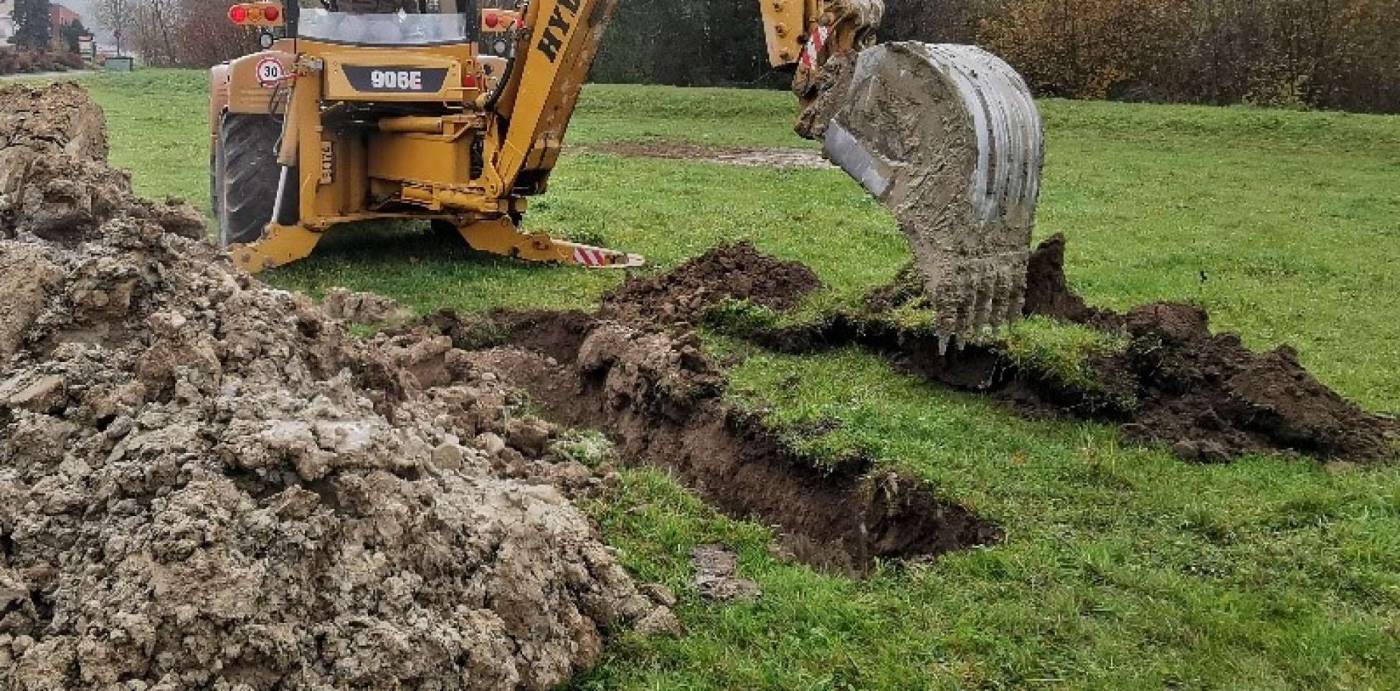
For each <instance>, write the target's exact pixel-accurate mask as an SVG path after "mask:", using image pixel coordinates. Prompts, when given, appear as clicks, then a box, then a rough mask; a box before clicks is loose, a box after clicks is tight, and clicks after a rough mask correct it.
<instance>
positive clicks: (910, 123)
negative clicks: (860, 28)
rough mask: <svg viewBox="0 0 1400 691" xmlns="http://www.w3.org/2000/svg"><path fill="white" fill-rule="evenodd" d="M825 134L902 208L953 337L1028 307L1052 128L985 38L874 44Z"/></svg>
mask: <svg viewBox="0 0 1400 691" xmlns="http://www.w3.org/2000/svg"><path fill="white" fill-rule="evenodd" d="M824 142H825V150H826V153H827V155H828V156H829V157H830V158H831V159H832V160H833V161H835V162H836V163H837V164H838V165H840V166H841V167H842V168H843V169H844V170H845V171H846V172H847V173H849V174H850V175H851V176H852V177H854V178H855V179H856V180H858V181H860V183H861V184H862V185H863V186H864V187H865V188H866V189H867V190H869V191H870V193H871V194H873V195H875V196H876V197H877V198H878V199H879V200H880V201H881V202H882V203H884V204H885V206H887V207H889V208H890V210H891V211H893V212H894V216H895V218H896V220H897V221H898V222H899V227H900V229H901V230H902V231H903V232H904V234H905V235H906V236H907V237H908V238H909V242H910V245H911V247H912V249H913V252H914V257H915V261H916V263H917V265H918V268H919V269H920V271H921V273H922V274H923V276H924V280H925V282H926V291H927V293H928V295H929V297H930V299H931V300H932V302H933V305H934V307H935V308H936V309H937V311H938V321H937V327H938V329H939V332H940V333H941V334H943V335H944V337H945V341H946V340H947V339H954V338H957V339H967V338H975V337H977V336H979V335H980V334H981V333H982V332H983V331H985V330H987V329H989V328H991V327H996V326H1000V325H1002V324H1006V323H1009V322H1010V321H1012V320H1014V319H1016V318H1018V317H1019V316H1020V314H1021V307H1022V305H1023V303H1024V301H1025V289H1026V264H1027V262H1028V261H1029V257H1030V246H1031V233H1032V231H1033V230H1034V228H1035V211H1036V203H1037V201H1038V198H1039V195H1040V175H1041V166H1042V163H1043V160H1044V133H1043V128H1042V125H1041V120H1040V113H1039V111H1038V110H1037V109H1036V105H1035V101H1034V100H1033V99H1032V97H1031V93H1030V89H1029V88H1028V87H1027V86H1026V83H1025V81H1024V80H1023V79H1021V76H1020V75H1019V74H1017V73H1016V71H1015V70H1013V69H1011V67H1010V66H1009V65H1007V64H1006V63H1005V62H1004V61H1002V60H1001V59H1000V58H998V57H996V56H995V55H992V54H991V53H988V52H986V51H984V50H982V49H980V48H976V47H974V46H959V45H943V44H939V45H934V44H927V43H916V42H906V43H887V44H882V45H879V46H875V47H873V48H869V49H867V50H865V51H862V52H861V53H860V55H859V57H858V58H857V60H856V64H855V67H854V70H853V71H852V75H851V80H850V85H849V87H848V91H847V92H846V94H845V98H844V99H838V100H837V107H836V109H835V116H834V117H833V118H832V119H831V121H830V122H829V123H828V126H827V128H826V133H825V137H824Z"/></svg>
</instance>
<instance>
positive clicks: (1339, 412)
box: [1026, 236, 1400, 462]
mask: <svg viewBox="0 0 1400 691" xmlns="http://www.w3.org/2000/svg"><path fill="white" fill-rule="evenodd" d="M1064 251H1065V239H1064V237H1063V236H1056V237H1054V238H1051V239H1050V240H1048V241H1046V242H1045V243H1044V244H1042V245H1041V247H1040V248H1039V249H1038V250H1037V252H1036V254H1035V256H1034V257H1033V258H1032V261H1031V267H1030V278H1031V286H1032V287H1031V290H1030V297H1029V299H1028V301H1027V305H1026V310H1027V314H1028V315H1035V314H1039V315H1042V316H1046V317H1050V318H1054V319H1060V320H1064V321H1069V322H1075V323H1079V324H1084V325H1086V326H1091V327H1094V328H1098V329H1102V330H1106V331H1110V332H1114V333H1122V334H1126V335H1127V337H1128V346H1127V348H1126V349H1125V350H1124V351H1123V352H1122V353H1117V354H1113V355H1111V356H1106V357H1102V358H1099V359H1098V360H1097V361H1095V362H1093V363H1092V364H1093V366H1094V368H1095V370H1096V371H1097V373H1098V377H1099V379H1100V380H1101V381H1102V382H1104V386H1105V387H1107V388H1109V389H1112V390H1118V391H1127V392H1130V393H1131V396H1132V398H1133V399H1134V400H1135V401H1136V405H1134V406H1133V407H1132V408H1131V409H1129V410H1125V411H1121V413H1122V416H1123V417H1124V419H1123V420H1122V422H1123V425H1122V427H1123V431H1124V433H1125V434H1126V435H1127V436H1128V437H1129V438H1132V439H1137V440H1140V441H1148V442H1158V443H1163V444H1166V445H1168V446H1170V447H1171V450H1172V451H1173V452H1174V453H1176V454H1177V455H1178V456H1180V457H1182V458H1185V459H1187V460H1196V461H1206V462H1220V461H1228V460H1230V459H1233V458H1236V457H1238V456H1241V455H1244V454H1249V453H1299V454H1306V455H1309V456H1313V457H1316V458H1321V459H1346V460H1356V461H1372V460H1394V459H1395V458H1396V457H1397V453H1400V451H1397V446H1396V443H1395V441H1396V437H1395V433H1396V431H1397V427H1396V425H1395V423H1394V421H1393V420H1389V419H1387V418H1383V417H1381V416H1377V415H1373V414H1371V413H1368V412H1366V411H1364V410H1362V409H1361V408H1360V407H1359V406H1357V405H1355V404H1354V403H1352V402H1350V401H1348V400H1346V399H1345V398H1343V397H1342V396H1341V395H1340V394H1338V393H1337V392H1336V391H1333V390H1332V389H1331V388H1329V387H1327V386H1326V385H1325V384H1323V383H1322V382H1320V381H1318V379H1317V378H1316V377H1314V376H1313V375H1312V373H1310V372H1308V371H1307V369H1306V368H1305V367H1303V365H1302V364H1301V363H1299V361H1298V353H1297V351H1295V350H1294V349H1293V348H1291V347H1289V346H1286V345H1284V346H1279V347H1278V348H1276V349H1274V350H1272V351H1270V352H1266V353H1256V352H1254V351H1252V350H1250V349H1249V348H1247V347H1245V345H1244V343H1243V342H1242V341H1241V340H1240V337H1239V336H1238V335H1236V334H1232V333H1222V334H1214V333H1212V332H1211V329H1210V315H1209V314H1208V313H1207V312H1206V311H1205V310H1204V309H1201V308H1199V307H1196V306H1194V305H1186V304H1179V303H1158V304H1151V305H1145V306H1142V307H1138V308H1136V309H1133V310H1131V311H1129V312H1128V313H1127V314H1117V313H1114V312H1111V311H1108V310H1101V309H1094V308H1091V307H1089V306H1087V305H1086V304H1085V302H1084V300H1083V299H1082V298H1080V297H1079V296H1078V295H1076V294H1074V292H1073V291H1072V290H1070V289H1069V286H1068V281H1066V280H1065V275H1064ZM1046 384H1052V383H1047V382H1042V385H1046ZM1061 388H1063V387H1061ZM1049 394H1050V395H1051V396H1052V397H1057V396H1064V395H1065V394H1069V395H1074V394H1075V392H1066V391H1055V390H1054V389H1053V387H1052V388H1051V389H1050V391H1049Z"/></svg>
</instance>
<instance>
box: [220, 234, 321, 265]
mask: <svg viewBox="0 0 1400 691" xmlns="http://www.w3.org/2000/svg"><path fill="white" fill-rule="evenodd" d="M323 235H325V233H322V232H317V231H314V230H310V229H307V228H305V227H303V226H299V225H296V226H284V225H278V224H276V223H274V224H272V225H270V226H268V227H267V231H266V232H264V233H263V236H262V239H261V240H258V241H257V242H254V243H252V244H248V245H231V246H229V248H228V251H229V255H230V256H232V257H233V263H235V264H237V265H238V266H239V267H240V268H242V269H243V270H244V271H247V272H248V273H251V274H256V273H261V272H263V271H266V270H267V269H275V268H277V267H279V266H285V265H287V264H290V263H292V262H294V261H297V260H300V259H305V258H307V257H309V256H311V251H312V250H314V249H316V243H318V242H320V241H321V237H322V236H323Z"/></svg>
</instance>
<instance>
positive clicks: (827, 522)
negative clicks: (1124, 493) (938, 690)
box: [413, 237, 1395, 575]
mask: <svg viewBox="0 0 1400 691" xmlns="http://www.w3.org/2000/svg"><path fill="white" fill-rule="evenodd" d="M1063 257H1064V239H1063V238H1060V237H1057V238H1052V239H1051V240H1049V241H1047V242H1046V243H1045V244H1043V245H1042V246H1041V247H1040V248H1039V249H1038V251H1037V252H1036V253H1035V254H1034V256H1033V258H1032V261H1031V262H1030V270H1029V276H1030V282H1029V288H1030V290H1029V292H1028V297H1027V307H1026V311H1027V314H1031V315H1042V316H1047V317H1050V318H1053V319H1059V320H1063V321H1067V322H1073V323H1077V324H1081V325H1085V326H1089V327H1091V328H1095V329H1101V330H1104V331H1106V332H1111V333H1115V334H1119V335H1121V336H1122V338H1123V339H1124V342H1125V343H1126V347H1124V348H1123V349H1122V351H1121V352H1114V353H1110V354H1105V355H1102V356H1095V359H1094V360H1092V361H1091V362H1089V363H1088V365H1089V367H1090V368H1091V369H1092V370H1093V372H1094V376H1095V378H1096V379H1097V381H1098V384H1097V385H1096V386H1094V387H1086V386H1084V385H1082V384H1073V383H1067V382H1065V381H1062V380H1059V379H1057V378H1055V377H1053V376H1051V375H1050V374H1049V373H1046V372H1041V371H1036V370H1034V369H1033V368H1029V367H1026V366H1021V365H1018V364H1016V363H1015V362H1013V361H1012V359H1011V358H1010V357H1008V355H1007V352H1006V348H1007V346H1006V344H1004V343H1000V342H993V343H987V344H981V345H968V346H966V347H964V348H961V349H955V350H952V351H949V352H948V353H947V354H944V355H940V354H939V339H938V337H937V335H936V334H934V333H930V332H926V331H916V330H913V329H909V328H906V327H903V326H900V322H899V320H897V319H894V318H893V317H892V316H891V314H892V313H893V312H894V311H895V310H898V309H901V308H904V307H908V306H910V305H911V304H916V303H917V302H918V301H919V300H920V299H921V298H920V297H919V296H920V295H921V288H920V286H919V285H918V283H917V282H916V281H908V280H901V281H896V282H895V283H894V284H892V285H890V286H885V287H882V288H880V289H879V290H876V291H874V292H873V293H872V294H871V295H870V296H869V297H868V299H867V301H866V303H867V304H866V309H865V311H863V312H860V313H835V314H829V315H826V316H825V317H823V318H821V319H818V320H816V321H814V322H810V323H804V324H799V325H795V326H788V327H781V328H756V329H755V328H750V329H746V330H743V331H742V332H735V335H741V336H743V337H746V338H749V339H751V340H752V341H754V342H755V343H757V344H759V345H761V346H763V347H766V348H769V349H773V350H776V351H782V352H788V353H809V352H817V351H821V350H824V349H829V348H835V347H842V346H850V345H857V346H860V347H865V348H868V349H871V350H872V351H875V352H878V353H881V354H883V355H885V356H886V357H888V358H889V359H890V360H891V361H892V362H894V363H895V364H896V365H897V366H898V367H900V368H902V369H904V370H906V371H909V372H912V373H915V374H917V375H918V376H922V377H926V378H928V379H930V380H932V381H935V382H938V383H941V384H943V385H946V386H948V387H950V388H953V389H956V390H961V391H972V392H978V393H980V394H985V395H989V396H992V397H995V398H997V399H998V400H1002V401H1004V402H1006V403H1007V404H1008V405H1009V407H1010V409H1012V410H1014V411H1017V412H1019V413H1022V414H1025V415H1027V416H1032V417H1037V418H1040V417H1045V416H1047V415H1062V416H1072V417H1076V418H1080V419H1092V420H1099V421H1104V422H1109V423H1113V424H1116V425H1118V426H1119V427H1120V429H1121V430H1122V432H1123V434H1124V436H1125V437H1126V438H1128V439H1129V440H1132V441H1137V442H1141V443H1144V444H1154V445H1161V446H1164V447H1166V448H1168V449H1170V450H1171V451H1172V452H1173V453H1175V454H1177V455H1178V456H1180V457H1182V458H1183V459H1186V460H1191V461H1199V462H1224V461H1229V460H1232V459H1234V458H1238V457H1239V456H1241V455H1245V454H1249V453H1283V454H1296V455H1308V456H1312V457H1316V458H1320V459H1348V460H1356V461H1368V460H1389V459H1391V458H1393V457H1394V449H1395V425H1394V423H1393V422H1392V421H1391V420H1389V419H1386V418H1383V417H1381V416H1377V415H1372V414H1370V413H1367V412H1366V411H1363V410H1362V409H1360V408H1359V407H1357V406H1355V405H1354V404H1352V403H1350V402H1348V401H1347V400H1345V399H1344V398H1342V397H1341V396H1340V395H1338V394H1336V393H1335V392H1333V391H1332V390H1330V389H1328V388H1327V387H1326V386H1324V385H1323V384H1321V383H1320V382H1319V381H1318V380H1317V379H1316V378H1314V377H1313V376H1312V375H1311V374H1309V373H1308V372H1307V371H1306V370H1305V369H1304V368H1303V367H1302V366H1301V365H1300V364H1299V363H1298V361H1297V357H1296V354H1295V353H1293V351H1292V350H1290V349H1288V348H1286V347H1285V348H1280V349H1278V350H1275V351H1273V352H1269V353H1254V352H1251V351H1249V350H1248V349H1247V348H1245V347H1244V346H1243V345H1242V344H1241V342H1240V340H1239V338H1238V337H1237V336H1234V335H1231V334H1222V335H1216V334H1213V333H1211V331H1210V329H1209V325H1208V317H1207V315H1206V314H1205V313H1204V311H1202V310H1200V309H1198V308H1195V307H1191V306H1188V305H1173V304H1159V305H1149V306H1146V307H1143V308H1139V309H1137V310H1133V311H1131V312H1129V313H1128V314H1115V313H1112V312H1107V311H1103V310H1095V309H1092V308H1089V307H1088V306H1087V305H1085V303H1084V301H1083V300H1082V299H1080V298H1079V297H1078V296H1076V295H1075V294H1074V293H1073V292H1072V291H1070V290H1069V288H1068V285H1067V282H1066V281H1065V278H1064V271H1063ZM819 286H820V281H819V280H818V279H817V277H816V275H815V274H814V273H813V272H812V271H811V270H809V269H808V268H806V267H804V266H802V265H800V264H795V263H791V262H783V261H779V260H776V259H773V258H771V257H767V256H765V255H762V254H761V253H759V252H758V251H757V250H756V249H755V248H754V247H753V246H752V245H749V244H739V245H732V246H725V247H720V248H716V249H715V250H712V251H710V252H708V253H706V254H704V255H702V256H701V257H698V258H696V259H694V260H692V261H690V262H688V263H686V264H684V265H682V266H680V267H678V268H677V269H675V270H673V271H671V272H669V273H666V274H662V275H658V276H654V277H650V278H642V279H633V280H629V281H628V282H627V283H625V284H624V285H623V286H622V287H621V288H619V289H618V290H616V291H614V292H613V293H611V294H609V295H608V296H606V297H605V298H604V300H603V303H602V305H601V306H600V308H599V309H598V311H597V312H596V313H595V314H591V315H590V314H584V313H581V312H504V311H503V312H498V313H496V314H493V315H491V316H489V317H486V318H479V319H467V320H463V319H461V318H458V317H457V316H455V315H453V314H451V313H442V314H438V315H435V316H433V317H431V318H429V319H428V320H426V321H425V322H423V323H420V324H418V325H416V326H415V327H413V328H414V329H417V330H420V331H421V330H422V329H424V328H427V329H428V330H429V331H428V335H429V336H434V335H445V336H448V337H450V338H451V339H452V341H453V344H454V345H455V346H456V347H458V348H460V349H462V350H464V351H467V352H468V353H469V355H468V359H469V360H470V362H471V363H472V367H473V368H474V369H476V370H478V371H489V372H492V373H494V374H495V375H497V376H499V377H502V379H503V380H504V382H505V383H506V384H507V385H508V386H511V387H516V388H519V389H522V390H524V391H526V392H528V393H529V395H530V397H531V400H532V401H533V402H534V403H535V404H536V405H538V406H539V407H540V408H541V409H542V411H543V412H544V414H545V415H546V417H548V418H550V419H551V420H553V421H554V422H557V423H560V424H564V425H569V426H574V427H587V428H595V429H599V430H603V431H605V432H606V433H608V434H609V435H610V436H611V437H612V438H613V439H614V440H615V441H616V442H617V443H618V447H619V450H620V452H621V453H622V455H623V456H624V458H625V459H627V460H628V461H629V462H630V463H632V464H635V465H645V466H652V467H658V468H662V469H665V470H668V471H670V472H672V473H674V474H675V475H676V476H677V477H679V478H680V479H681V480H682V481H684V482H685V484H687V485H688V486H690V487H692V488H694V489H695V490H697V491H698V492H699V493H700V494H702V495H703V496H704V497H705V498H706V499H707V500H708V501H709V502H711V503H712V504H713V505H715V506H717V507H718V508H720V509H722V510H723V511H725V512H726V513H728V514H730V515H732V516H737V517H742V518H756V519H758V520H760V521H762V522H764V523H767V524H770V525H774V526H776V527H777V528H778V530H779V533H780V534H781V535H782V538H783V541H784V543H785V545H786V547H787V548H788V549H789V550H790V551H791V552H792V553H793V554H794V555H796V556H797V557H798V558H800V559H802V560H803V561H806V562H808V563H811V564H814V565H817V566H820V567H825V568H828V569H833V570H837V571H841V572H846V573H851V574H856V575H859V574H862V573H865V572H867V571H868V570H869V569H870V568H871V566H872V565H873V564H875V563H876V562H877V561H878V560H883V561H890V560H900V559H908V558H917V557H925V556H933V555H938V554H942V553H946V552H949V551H953V550H958V549H964V548H968V547H973V546H978V545H986V544H992V543H995V542H997V541H998V540H999V539H1000V538H1001V532H1000V530H999V529H998V528H997V527H996V526H995V525H994V524H992V523H990V522H988V521H986V520H984V519H981V518H979V517H978V516H976V515H975V514H973V513H972V512H971V511H969V510H968V509H966V508H964V507H961V506H958V505H956V504H953V503H950V502H948V501H946V500H943V499H941V498H940V497H939V496H938V493H937V491H936V490H935V488H932V487H928V486H926V485H924V484H922V483H920V482H918V481H915V480H911V479H910V478H907V477H902V476H900V475H898V474H896V473H890V472H887V471H881V470H877V469H876V466H875V464H874V463H872V462H871V460H870V459H866V458H848V459H840V461H838V462H829V461H828V462H825V463H823V462H822V461H820V460H817V459H813V458H808V457H804V456H803V455H802V454H801V453H799V452H797V451H795V450H794V446H793V444H792V443H791V439H790V438H788V437H787V436H786V435H785V434H784V433H781V432H779V431H775V430H773V429H771V428H769V427H768V426H767V425H766V424H765V423H764V422H763V420H762V419H760V417H759V416H757V415H755V414H752V413H749V412H746V411H744V410H740V409H737V408H735V407H734V406H732V405H730V404H729V403H727V402H726V401H725V399H724V397H723V393H724V390H725V387H726V385H727V381H726V378H725V376H724V374H723V372H722V368H721V367H719V366H718V365H716V364H715V363H714V362H713V361H711V360H710V359H709V358H708V357H707V356H706V355H705V354H704V353H703V352H702V349H701V346H700V344H699V342H698V339H697V338H696V337H695V336H694V328H695V327H697V326H698V325H700V324H701V323H702V322H705V321H706V320H707V315H708V316H709V317H713V315H714V314H715V312H714V308H715V307H716V306H718V305H721V304H724V303H726V302H727V301H742V302H744V303H748V304H753V305H758V306H762V307H764V308H767V309H769V310H773V311H776V312H782V311H785V310H789V309H791V308H792V307H794V306H796V305H797V304H798V303H799V302H800V301H801V300H802V298H803V297H804V296H805V295H807V294H809V293H810V292H811V291H813V290H815V289H817V288H818V287H819ZM916 306H917V305H916ZM710 323H711V326H718V328H722V329H723V328H726V327H727V326H728V324H727V323H726V322H723V321H721V322H715V321H714V320H713V319H710ZM420 337H423V336H422V335H420Z"/></svg>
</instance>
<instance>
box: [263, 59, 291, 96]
mask: <svg viewBox="0 0 1400 691" xmlns="http://www.w3.org/2000/svg"><path fill="white" fill-rule="evenodd" d="M285 76H286V73H285V71H284V70H283V69H282V61H281V60H278V59H277V58H263V59H261V60H259V61H258V83H259V84H261V85H263V88H267V89H270V88H272V87H274V86H277V84H278V82H281V81H282V79H283V78H284V77H285Z"/></svg>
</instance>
